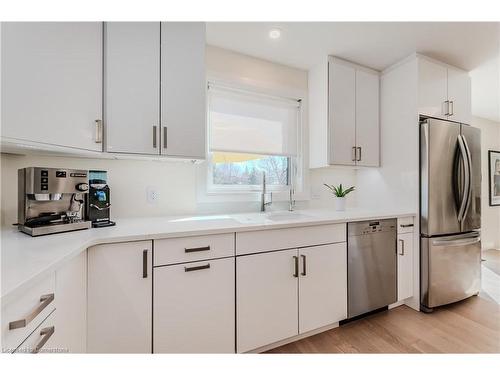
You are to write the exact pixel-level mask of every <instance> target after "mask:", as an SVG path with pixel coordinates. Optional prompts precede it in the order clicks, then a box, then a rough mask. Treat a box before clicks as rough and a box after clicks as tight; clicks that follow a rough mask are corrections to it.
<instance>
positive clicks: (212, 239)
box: [153, 233, 234, 266]
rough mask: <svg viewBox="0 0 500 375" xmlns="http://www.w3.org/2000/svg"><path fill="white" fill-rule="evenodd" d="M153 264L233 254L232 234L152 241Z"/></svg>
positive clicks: (191, 260)
mask: <svg viewBox="0 0 500 375" xmlns="http://www.w3.org/2000/svg"><path fill="white" fill-rule="evenodd" d="M154 249H155V251H154V260H153V265H154V266H164V265H167V264H174V263H185V262H194V261H199V260H205V259H215V258H223V257H230V256H234V234H233V233H225V234H214V235H210V236H195V237H181V238H169V239H164V240H156V241H155V242H154Z"/></svg>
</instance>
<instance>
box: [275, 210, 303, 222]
mask: <svg viewBox="0 0 500 375" xmlns="http://www.w3.org/2000/svg"><path fill="white" fill-rule="evenodd" d="M266 217H267V219H269V220H271V221H286V220H302V219H308V218H310V217H311V216H309V215H305V214H301V213H298V212H293V211H291V212H270V213H268V214H266Z"/></svg>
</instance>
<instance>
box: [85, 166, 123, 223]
mask: <svg viewBox="0 0 500 375" xmlns="http://www.w3.org/2000/svg"><path fill="white" fill-rule="evenodd" d="M107 180H108V178H107V172H106V171H89V185H90V188H89V194H88V196H87V218H88V219H89V220H90V221H92V227H94V228H102V227H110V226H113V225H115V224H116V223H115V222H114V221H111V220H110V209H111V201H110V191H109V186H108V181H107Z"/></svg>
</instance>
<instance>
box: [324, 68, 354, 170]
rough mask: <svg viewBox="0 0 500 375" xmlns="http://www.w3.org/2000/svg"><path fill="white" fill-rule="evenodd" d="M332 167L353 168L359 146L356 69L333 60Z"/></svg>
mask: <svg viewBox="0 0 500 375" xmlns="http://www.w3.org/2000/svg"><path fill="white" fill-rule="evenodd" d="M328 69H329V74H328V130H329V135H328V136H329V139H330V146H329V148H330V150H329V155H330V156H329V159H330V164H339V165H354V164H355V163H356V162H355V155H354V147H355V146H356V124H355V121H356V118H355V114H356V94H355V91H356V70H355V68H354V67H352V66H348V65H344V64H343V63H340V62H336V60H335V59H330V61H329V64H328Z"/></svg>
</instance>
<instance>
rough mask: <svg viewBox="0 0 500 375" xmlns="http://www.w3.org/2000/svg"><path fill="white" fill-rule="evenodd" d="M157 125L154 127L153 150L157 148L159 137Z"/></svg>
mask: <svg viewBox="0 0 500 375" xmlns="http://www.w3.org/2000/svg"><path fill="white" fill-rule="evenodd" d="M157 128H158V127H157V126H156V125H153V148H156V143H157V142H156V137H157V130H156V129H157Z"/></svg>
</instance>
